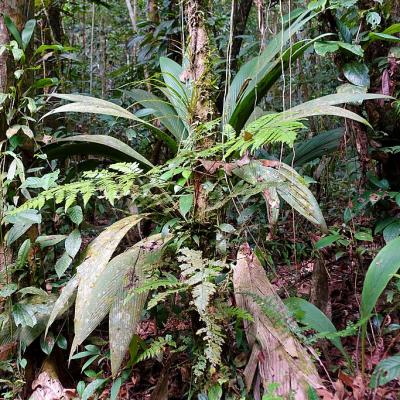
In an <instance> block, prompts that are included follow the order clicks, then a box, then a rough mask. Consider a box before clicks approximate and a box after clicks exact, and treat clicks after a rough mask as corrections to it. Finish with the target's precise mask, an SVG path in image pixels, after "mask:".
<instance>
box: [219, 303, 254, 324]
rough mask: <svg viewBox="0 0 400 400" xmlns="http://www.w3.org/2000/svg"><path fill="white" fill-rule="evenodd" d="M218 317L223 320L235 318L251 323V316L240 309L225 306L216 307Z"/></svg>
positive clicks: (252, 319)
mask: <svg viewBox="0 0 400 400" xmlns="http://www.w3.org/2000/svg"><path fill="white" fill-rule="evenodd" d="M217 313H218V317H220V318H221V319H224V318H236V319H240V320H243V321H250V322H253V321H254V318H253V316H252V315H251V314H250V313H249V312H248V311H246V310H245V309H243V308H241V307H233V306H228V305H226V304H219V305H218V307H217Z"/></svg>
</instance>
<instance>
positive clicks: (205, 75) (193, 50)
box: [181, 0, 216, 147]
mask: <svg viewBox="0 0 400 400" xmlns="http://www.w3.org/2000/svg"><path fill="white" fill-rule="evenodd" d="M186 4H187V5H186V15H187V24H188V31H189V38H190V39H189V40H190V42H189V54H190V66H189V69H188V70H187V71H185V72H184V74H183V76H181V79H183V80H187V79H191V80H192V81H193V84H194V86H195V87H196V94H197V99H196V106H195V107H194V110H193V113H192V115H191V123H192V124H197V123H202V122H207V121H211V120H212V119H214V118H215V114H216V107H215V103H214V101H213V98H214V94H215V93H214V92H215V87H214V76H213V71H212V65H211V64H212V62H211V57H212V49H211V45H210V40H209V37H208V32H207V26H206V15H207V9H208V1H207V0H195V1H193V0H189V1H188V2H187V3H186ZM211 141H214V140H213V139H209V140H207V141H206V142H207V143H205V142H204V141H203V140H201V143H200V146H201V147H204V146H207V147H208V145H210V144H211Z"/></svg>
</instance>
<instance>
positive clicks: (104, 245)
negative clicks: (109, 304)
mask: <svg viewBox="0 0 400 400" xmlns="http://www.w3.org/2000/svg"><path fill="white" fill-rule="evenodd" d="M142 218H143V217H142V216H141V215H132V216H129V217H126V218H123V219H121V220H119V221H117V222H115V223H114V224H113V225H111V226H109V227H108V228H107V229H105V230H104V231H103V232H102V233H101V234H100V235H99V236H98V237H97V238H96V239H94V240H93V242H92V243H91V244H90V245H89V247H88V250H87V254H86V258H85V261H84V262H83V263H82V264H81V265H80V266H79V267H78V273H77V275H78V280H79V288H78V293H77V297H76V302H75V337H74V342H73V344H72V347H71V355H72V354H73V353H74V352H75V349H76V347H77V346H78V345H80V344H81V343H82V342H83V341H84V340H85V339H86V338H87V336H88V335H89V334H90V333H91V332H92V331H93V329H94V328H95V327H96V326H97V323H94V322H93V320H92V318H93V315H92V313H93V311H96V310H93V309H92V308H91V307H87V302H88V301H89V300H90V295H91V294H92V291H93V288H94V287H96V285H97V284H98V283H99V282H101V280H102V277H103V273H104V271H105V270H106V269H107V263H108V261H109V260H110V257H111V256H112V254H113V253H114V251H115V249H116V248H117V246H118V244H119V242H120V241H121V240H122V238H123V237H124V236H125V235H126V233H127V232H128V231H129V230H130V229H131V228H132V227H133V226H135V225H137V224H138V223H139V222H140V221H141V220H142ZM103 318H104V317H103Z"/></svg>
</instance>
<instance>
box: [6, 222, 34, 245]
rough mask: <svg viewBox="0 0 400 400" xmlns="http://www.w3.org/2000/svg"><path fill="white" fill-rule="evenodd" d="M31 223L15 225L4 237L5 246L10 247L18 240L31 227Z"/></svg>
mask: <svg viewBox="0 0 400 400" xmlns="http://www.w3.org/2000/svg"><path fill="white" fill-rule="evenodd" d="M32 225H33V224H31V223H25V224H15V225H14V226H13V227H12V228H11V229H10V230H9V231H8V232H7V233H6V235H5V238H6V242H7V245H8V246H10V245H11V244H13V243H14V242H15V241H16V240H18V239H19V238H20V237H21V236H22V235H23V234H24V233H25V232H27V230H28V229H29V228H30V227H31V226H32Z"/></svg>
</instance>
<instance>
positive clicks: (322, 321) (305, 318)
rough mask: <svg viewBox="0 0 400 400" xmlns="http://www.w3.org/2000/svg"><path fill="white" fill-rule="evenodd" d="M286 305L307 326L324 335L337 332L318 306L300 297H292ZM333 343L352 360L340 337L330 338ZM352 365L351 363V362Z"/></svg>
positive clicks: (347, 358)
mask: <svg viewBox="0 0 400 400" xmlns="http://www.w3.org/2000/svg"><path fill="white" fill-rule="evenodd" d="M285 305H286V306H287V307H288V309H289V311H290V312H291V314H292V315H293V316H294V317H295V318H296V319H297V320H298V321H299V322H301V323H302V324H304V325H305V326H306V327H307V328H309V329H313V330H314V331H316V332H318V333H319V334H321V335H322V336H323V335H324V334H331V333H334V334H335V333H337V330H336V328H335V326H334V325H333V324H332V322H331V321H330V320H329V318H328V317H327V316H326V315H325V314H324V313H323V312H322V311H321V310H319V309H318V308H317V307H316V306H314V305H313V304H312V303H310V302H308V301H307V300H304V299H302V298H299V297H291V298H288V299H286V300H285ZM330 340H331V341H332V344H333V345H334V346H336V347H337V348H338V349H339V351H340V352H341V353H342V354H343V355H344V357H345V358H346V360H347V361H351V359H350V357H349V355H348V354H347V352H346V350H345V349H344V347H343V345H342V343H341V341H340V338H339V337H334V338H331V339H330ZM350 365H351V363H350Z"/></svg>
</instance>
